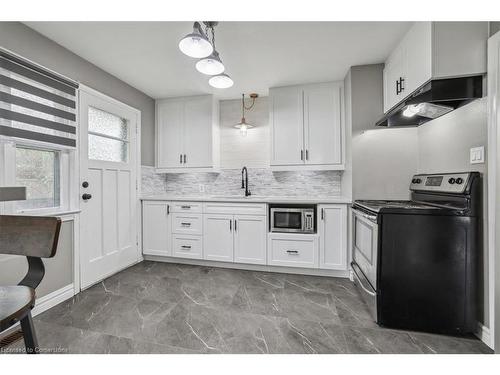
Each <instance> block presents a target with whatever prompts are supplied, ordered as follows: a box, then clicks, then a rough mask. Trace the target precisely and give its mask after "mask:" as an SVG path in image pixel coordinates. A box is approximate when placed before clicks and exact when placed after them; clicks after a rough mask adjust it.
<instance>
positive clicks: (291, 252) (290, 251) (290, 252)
mask: <svg viewBox="0 0 500 375" xmlns="http://www.w3.org/2000/svg"><path fill="white" fill-rule="evenodd" d="M286 252H287V253H288V254H294V255H297V254H298V253H299V251H298V250H287V251H286Z"/></svg>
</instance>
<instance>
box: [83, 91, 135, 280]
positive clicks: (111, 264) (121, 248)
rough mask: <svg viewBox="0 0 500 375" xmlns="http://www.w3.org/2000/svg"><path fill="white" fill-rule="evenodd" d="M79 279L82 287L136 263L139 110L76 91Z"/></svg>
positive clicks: (101, 96)
mask: <svg viewBox="0 0 500 375" xmlns="http://www.w3.org/2000/svg"><path fill="white" fill-rule="evenodd" d="M79 113H80V133H79V135H80V141H79V142H80V208H81V234H80V236H81V238H80V280H81V288H82V289H83V288H86V287H88V286H90V285H92V284H95V283H97V282H99V281H101V280H102V279H104V278H106V277H108V276H109V275H111V274H114V273H116V272H118V271H120V270H122V269H124V268H126V267H127V266H129V265H131V264H133V263H135V262H137V261H138V260H139V257H140V253H139V246H138V233H137V220H138V218H137V216H138V192H137V186H138V182H137V176H138V173H137V169H138V163H137V147H138V145H137V134H138V129H137V128H138V123H139V121H140V112H139V111H136V110H134V109H132V108H130V107H128V106H127V105H125V104H121V103H119V102H117V101H114V100H112V99H110V98H107V97H106V96H104V95H99V94H98V93H95V92H92V91H90V90H88V91H87V90H85V88H83V89H81V90H80V112H79Z"/></svg>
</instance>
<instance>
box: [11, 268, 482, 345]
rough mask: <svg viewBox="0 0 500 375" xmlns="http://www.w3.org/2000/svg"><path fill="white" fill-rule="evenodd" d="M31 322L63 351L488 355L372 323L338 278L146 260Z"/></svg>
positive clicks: (468, 341)
mask: <svg viewBox="0 0 500 375" xmlns="http://www.w3.org/2000/svg"><path fill="white" fill-rule="evenodd" d="M35 326H36V329H37V333H38V338H39V344H40V347H42V348H43V349H44V350H49V351H50V350H52V351H63V352H70V353H490V352H491V351H490V349H489V348H488V347H487V346H486V345H484V344H483V343H481V342H480V341H479V340H477V339H475V338H472V337H470V338H456V337H449V336H442V335H432V334H424V333H415V332H405V331H397V330H390V329H384V328H380V327H378V326H377V325H376V324H374V323H373V321H372V320H371V319H370V316H369V315H368V312H367V311H366V309H365V306H364V305H363V303H362V301H361V300H360V298H359V295H358V293H357V291H356V289H355V288H354V286H353V285H352V283H351V282H350V281H349V280H346V279H337V278H326V277H314V276H303V275H289V274H277V273H266V272H251V271H241V270H230V269H222V268H210V267H198V266H188V265H180V264H168V263H155V262H147V261H146V262H142V263H140V264H138V265H135V266H133V267H131V268H128V269H126V270H125V271H123V272H120V273H119V274H117V275H114V276H112V277H110V278H109V279H106V280H105V281H104V282H102V283H100V284H98V285H96V286H94V287H92V288H90V289H88V290H86V291H84V292H82V293H80V294H79V295H77V296H75V297H74V298H73V299H71V300H69V301H66V302H64V303H62V304H60V305H58V306H56V307H54V308H52V309H50V310H48V311H47V312H45V313H43V314H42V315H40V316H38V317H37V318H36V319H35ZM17 345H19V343H18V344H17Z"/></svg>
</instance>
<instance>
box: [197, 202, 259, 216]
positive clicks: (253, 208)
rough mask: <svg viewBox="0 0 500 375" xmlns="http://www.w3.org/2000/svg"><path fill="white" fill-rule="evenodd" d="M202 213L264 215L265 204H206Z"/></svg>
mask: <svg viewBox="0 0 500 375" xmlns="http://www.w3.org/2000/svg"><path fill="white" fill-rule="evenodd" d="M203 212H204V213H207V214H226V215H266V214H267V211H266V204H265V203H220V202H206V203H204V204H203Z"/></svg>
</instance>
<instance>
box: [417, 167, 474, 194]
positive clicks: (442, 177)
mask: <svg viewBox="0 0 500 375" xmlns="http://www.w3.org/2000/svg"><path fill="white" fill-rule="evenodd" d="M469 177H470V173H467V172H465V173H445V174H418V175H415V176H413V178H412V179H411V184H410V190H412V191H435V192H442V193H463V192H464V191H465V189H466V188H467V184H468V183H469Z"/></svg>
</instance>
